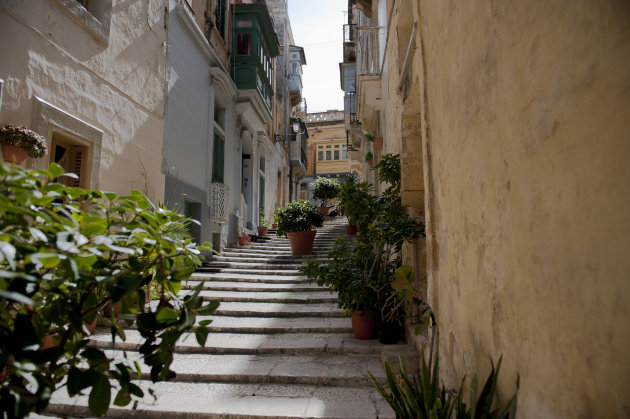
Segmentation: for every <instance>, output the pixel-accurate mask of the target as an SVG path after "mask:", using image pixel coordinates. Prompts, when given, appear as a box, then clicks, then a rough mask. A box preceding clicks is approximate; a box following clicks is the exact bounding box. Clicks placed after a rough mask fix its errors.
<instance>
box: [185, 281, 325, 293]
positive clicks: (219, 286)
mask: <svg viewBox="0 0 630 419" xmlns="http://www.w3.org/2000/svg"><path fill="white" fill-rule="evenodd" d="M199 284H203V289H204V290H213V291H239V292H330V291H329V290H328V288H324V287H320V286H318V285H316V284H308V283H305V282H298V283H269V282H262V281H258V282H239V281H214V280H206V281H187V282H185V283H183V284H182V289H192V288H195V287H196V286H198V285H199Z"/></svg>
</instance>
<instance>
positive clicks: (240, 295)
mask: <svg viewBox="0 0 630 419" xmlns="http://www.w3.org/2000/svg"><path fill="white" fill-rule="evenodd" d="M184 295H185V293H184ZM199 295H200V296H202V297H203V299H204V300H217V301H221V302H248V303H249V302H251V303H288V304H296V303H302V304H316V303H336V302H337V295H336V294H330V293H324V292H321V291H319V292H314V291H297V292H287V291H258V292H255V291H254V292H252V291H238V290H236V291H215V290H212V291H201V292H200V293H199Z"/></svg>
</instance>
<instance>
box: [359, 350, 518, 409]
mask: <svg viewBox="0 0 630 419" xmlns="http://www.w3.org/2000/svg"><path fill="white" fill-rule="evenodd" d="M502 358H503V357H501V358H499V362H498V363H497V367H496V370H495V368H494V363H492V370H491V371H490V374H489V375H488V378H487V379H486V382H485V383H484V385H483V388H482V390H481V393H479V392H478V388H477V380H478V378H477V375H475V376H474V377H473V380H472V384H471V389H470V405H469V406H467V405H466V403H465V402H464V401H463V394H464V392H463V387H464V381H465V378H464V380H463V381H462V384H461V386H460V388H459V390H458V391H457V392H455V391H452V390H451V391H449V390H446V389H445V388H444V385H442V387H440V382H439V380H440V376H439V363H440V362H439V345H438V348H437V349H436V353H435V354H433V353H431V354H430V358H429V362H428V363H427V362H426V360H425V357H424V352H423V353H422V355H421V361H420V364H421V366H420V370H419V371H416V372H415V373H414V374H413V375H411V376H410V375H409V374H408V373H407V371H406V370H405V366H404V364H403V362H402V360H400V377H398V376H396V374H394V372H393V371H392V368H391V366H390V365H389V363H387V362H386V363H385V373H386V375H387V382H386V383H385V384H380V383H379V382H378V381H377V380H376V378H374V376H373V375H372V373H370V372H368V374H369V376H370V379H371V380H372V382H373V383H374V385H375V386H376V388H377V390H378V392H379V393H380V394H381V396H383V398H384V399H385V400H386V401H387V403H389V405H390V406H391V407H392V409H393V410H394V412H395V413H396V417H397V418H399V419H407V418H409V419H412V418H413V419H416V418H417V419H453V418H455V419H509V417H510V410H511V409H512V406H513V405H514V404H515V401H516V395H514V396H513V397H512V398H511V399H510V400H509V401H508V403H507V404H506V406H505V407H504V408H503V409H499V408H496V409H492V405H493V403H494V398H495V395H496V387H497V383H498V380H499V371H500V369H501V361H502Z"/></svg>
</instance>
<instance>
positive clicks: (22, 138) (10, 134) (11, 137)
mask: <svg viewBox="0 0 630 419" xmlns="http://www.w3.org/2000/svg"><path fill="white" fill-rule="evenodd" d="M0 144H9V145H14V146H18V147H21V148H23V149H24V150H25V151H26V154H28V156H29V157H43V156H45V155H46V153H47V152H48V150H47V148H46V139H45V138H44V137H42V136H41V135H39V134H38V133H36V132H35V131H31V130H30V129H28V128H26V127H24V126H13V125H5V126H4V127H2V128H0Z"/></svg>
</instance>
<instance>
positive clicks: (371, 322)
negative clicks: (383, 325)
mask: <svg viewBox="0 0 630 419" xmlns="http://www.w3.org/2000/svg"><path fill="white" fill-rule="evenodd" d="M375 330H376V314H375V313H369V312H367V311H363V310H354V311H353V312H352V331H353V332H354V337H355V338H357V339H361V340H368V339H372V338H373V337H374V331H375Z"/></svg>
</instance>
